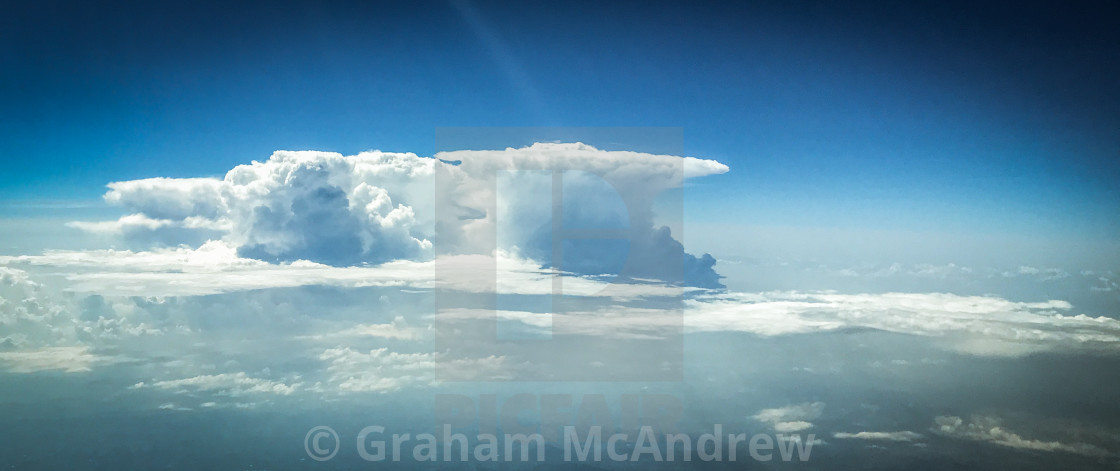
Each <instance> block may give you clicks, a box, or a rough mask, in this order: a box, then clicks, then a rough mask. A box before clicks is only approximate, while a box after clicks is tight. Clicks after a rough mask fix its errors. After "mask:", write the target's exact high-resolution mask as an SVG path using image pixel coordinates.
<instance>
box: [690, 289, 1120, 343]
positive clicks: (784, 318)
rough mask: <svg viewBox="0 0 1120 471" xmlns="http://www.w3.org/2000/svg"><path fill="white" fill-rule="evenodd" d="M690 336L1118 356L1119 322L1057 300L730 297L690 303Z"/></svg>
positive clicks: (828, 294)
mask: <svg viewBox="0 0 1120 471" xmlns="http://www.w3.org/2000/svg"><path fill="white" fill-rule="evenodd" d="M685 303H686V306H687V308H688V309H687V310H686V311H685V314H686V317H685V325H686V327H688V328H689V330H691V331H728V330H730V331H741V332H750V333H754V334H758V335H765V336H774V335H788V334H797V333H811V332H821V331H830V330H838V329H846V328H870V329H877V330H883V331H887V332H897V333H903V334H911V335H922V336H928V337H933V338H935V339H937V340H938V341H939V342H942V343H943V345H945V346H946V347H947V348H950V349H953V350H957V351H960V352H963V353H969V354H975V355H984V356H1020V355H1025V354H1029V353H1033V352H1040V351H1095V352H1116V351H1118V350H1120V321H1118V320H1116V319H1112V318H1107V317H1095V318H1094V317H1089V316H1086V315H1076V316H1070V315H1064V314H1062V313H1064V312H1066V311H1069V310H1070V309H1071V308H1072V306H1071V305H1070V304H1069V303H1067V302H1065V301H1060V300H1051V301H1046V302H1039V303H1023V302H1014V301H1008V300H1006V299H1002V298H998V297H992V296H958V295H953V294H945V293H884V294H838V293H832V292H816V293H801V292H768V293H754V294H746V293H728V294H721V295H708V296H701V297H699V298H697V299H693V300H687V301H686V302H685Z"/></svg>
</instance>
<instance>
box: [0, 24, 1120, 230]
mask: <svg viewBox="0 0 1120 471" xmlns="http://www.w3.org/2000/svg"><path fill="white" fill-rule="evenodd" d="M7 9H8V10H10V11H11V13H14V14H6V15H4V16H5V18H6V19H5V20H0V21H4V22H5V24H3V28H0V29H2V30H3V31H4V32H3V33H0V34H2V35H3V40H4V43H5V44H9V45H10V46H9V47H7V48H6V50H5V51H4V53H3V55H2V56H0V61H2V63H3V69H4V70H5V71H7V73H6V74H5V75H4V77H3V78H0V84H2V88H0V100H2V101H3V102H4V103H5V106H4V107H3V110H2V111H0V113H2V114H0V120H2V122H3V123H4V125H3V126H2V128H0V153H2V154H3V155H4V159H5V166H6V171H5V172H4V173H3V175H2V176H0V197H2V198H3V199H5V200H8V204H9V205H10V204H12V201H16V200H42V199H52V200H53V199H65V200H93V199H97V198H98V197H99V196H100V194H101V193H102V192H103V185H104V184H105V183H107V182H109V181H117V180H127V179H134V178H143V177H151V176H169V177H187V176H210V175H220V174H222V173H223V172H225V171H226V170H227V169H229V168H232V167H233V166H234V165H237V164H241V163H245V162H247V161H249V160H253V159H256V160H261V159H264V158H266V157H267V156H268V155H269V154H270V153H271V152H272V151H273V150H276V149H294V150H300V149H316V150H332V151H340V152H344V153H355V152H358V151H362V150H368V149H381V150H389V151H410V152H416V153H418V154H421V155H430V154H431V152H432V151H433V150H434V147H435V139H434V133H435V128H437V127H444V126H581V127H601V126H603V127H609V126H669V127H679V128H681V129H682V130H683V135H684V139H683V147H684V149H683V150H684V152H685V153H686V154H687V155H695V156H698V157H702V158H711V159H716V160H719V161H721V162H725V163H727V164H728V165H729V166H730V167H731V168H732V172H731V173H729V174H728V175H725V176H723V177H720V178H718V179H712V180H710V181H707V182H704V183H703V184H698V185H697V186H696V187H694V188H692V189H690V190H689V192H688V194H689V198H690V199H689V201H703V202H704V203H703V204H694V205H692V206H691V207H690V209H689V217H690V218H694V219H698V220H707V221H713V220H720V221H726V220H727V219H729V217H734V218H735V219H739V220H742V221H744V222H745V221H751V222H759V223H767V224H787V225H808V226H841V227H864V226H867V227H877V228H888V229H913V230H923V231H928V230H933V231H950V232H962V231H963V232H969V231H982V232H995V233H1022V232H1043V233H1047V234H1060V235H1076V236H1079V237H1084V236H1089V237H1092V238H1110V237H1112V236H1114V235H1115V234H1116V231H1117V229H1118V228H1120V217H1118V212H1117V210H1116V209H1115V208H1116V207H1117V205H1116V204H1115V203H1116V201H1117V194H1116V191H1115V188H1116V185H1117V183H1118V182H1120V164H1118V163H1117V159H1116V157H1117V155H1118V152H1120V149H1118V147H1117V146H1118V145H1120V144H1118V142H1120V140H1118V136H1117V134H1116V133H1117V131H1116V130H1117V129H1120V122H1118V119H1120V112H1117V110H1120V93H1118V92H1117V89H1116V87H1115V77H1116V74H1117V67H1120V66H1117V65H1116V64H1117V63H1120V61H1118V60H1116V59H1117V57H1116V55H1117V52H1116V51H1117V50H1120V49H1118V48H1117V47H1115V46H1116V44H1117V36H1116V33H1115V32H1113V31H1110V28H1109V27H1110V22H1108V21H1107V20H1106V18H1105V17H1104V16H1100V15H1097V14H1095V12H1096V10H1095V9H1094V8H1093V7H1092V6H1085V7H1083V8H1071V9H1069V10H1068V11H1063V12H1061V13H1058V14H1055V13H1053V12H1051V11H1048V10H1047V9H1043V8H1041V7H1035V6H1033V5H1030V4H1026V5H1024V4H1019V3H1015V4H1010V3H1008V4H1005V5H1003V6H999V5H998V4H996V5H994V6H993V5H989V6H984V7H975V6H970V5H968V4H966V3H961V4H943V5H936V6H933V5H925V6H899V5H893V4H890V3H883V4H861V5H828V4H817V3H814V2H794V3H787V2H781V3H774V4H765V3H755V4H752V5H750V6H743V5H736V4H727V5H724V4H711V5H708V6H705V7H699V8H691V7H690V8H686V7H685V6H683V5H682V4H673V3H659V2H654V3H626V2H621V3H610V4H608V5H591V4H579V3H577V4H567V3H551V2H527V3H523V4H520V5H517V6H513V7H509V6H503V7H501V8H499V6H498V5H497V4H495V3H491V2H481V3H477V4H476V3H470V2H450V3H443V2H421V3H419V4H414V5H412V6H410V7H405V6H387V5H363V4H360V3H356V4H333V5H331V6H322V5H317V4H316V3H314V2H309V3H300V2H287V3H260V4H246V5H242V6H238V7H224V6H220V5H218V4H199V3H196V2H182V3H178V2H172V3H169V4H162V3H161V4H159V5H155V4H148V3H136V4H134V5H128V6H120V7H116V8H112V9H109V8H98V7H94V6H90V5H81V4H68V3H65V2H55V3H51V2H47V3H38V2H36V3H34V4H23V5H14V6H9V7H7ZM595 144H599V145H601V146H602V145H604V144H607V143H595Z"/></svg>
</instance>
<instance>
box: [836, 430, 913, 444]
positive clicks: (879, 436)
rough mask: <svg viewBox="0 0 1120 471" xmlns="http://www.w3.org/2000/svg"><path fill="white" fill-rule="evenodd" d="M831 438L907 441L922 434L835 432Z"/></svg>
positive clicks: (904, 432) (906, 432)
mask: <svg viewBox="0 0 1120 471" xmlns="http://www.w3.org/2000/svg"><path fill="white" fill-rule="evenodd" d="M832 437H833V438H839V439H855V440H872V441H888V442H909V441H913V440H917V439H919V438H922V434H920V433H915V432H911V431H900V432H856V433H849V432H836V433H834V434H832Z"/></svg>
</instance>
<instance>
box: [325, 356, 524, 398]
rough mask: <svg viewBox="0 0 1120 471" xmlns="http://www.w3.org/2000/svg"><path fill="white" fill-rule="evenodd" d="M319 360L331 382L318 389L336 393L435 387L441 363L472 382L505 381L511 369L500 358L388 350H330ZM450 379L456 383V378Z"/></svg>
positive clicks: (328, 381)
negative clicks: (488, 379)
mask: <svg viewBox="0 0 1120 471" xmlns="http://www.w3.org/2000/svg"><path fill="white" fill-rule="evenodd" d="M319 359H321V360H323V361H326V362H327V380H326V384H317V385H316V388H317V390H319V391H322V392H334V393H360V392H378V393H385V392H391V391H397V390H400V389H402V388H406V387H410V386H428V387H431V386H434V385H436V384H437V383H436V378H435V368H436V362H437V361H443V362H447V364H446V365H442V366H443V367H444V368H446V370H447V371H450V372H453V373H455V374H460V375H462V377H463V378H464V379H471V380H478V379H479V378H490V379H501V378H505V377H508V375H509V372H508V368H509V367H510V365H508V364H507V363H506V361H505V358H503V357H500V356H490V357H483V358H458V359H440V356H439V355H437V354H435V353H430V352H418V353H400V352H394V351H390V350H389V349H388V348H385V347H382V348H376V349H372V350H369V351H361V350H355V349H353V348H351V347H345V346H343V347H337V348H329V349H326V350H324V351H323V353H322V354H320V355H319ZM441 371H442V370H441ZM446 379H449V380H455V379H454V377H452V378H446Z"/></svg>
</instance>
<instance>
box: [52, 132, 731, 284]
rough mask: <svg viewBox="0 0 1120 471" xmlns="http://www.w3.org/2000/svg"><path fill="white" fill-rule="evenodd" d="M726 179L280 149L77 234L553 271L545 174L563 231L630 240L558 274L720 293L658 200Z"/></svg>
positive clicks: (301, 256)
mask: <svg viewBox="0 0 1120 471" xmlns="http://www.w3.org/2000/svg"><path fill="white" fill-rule="evenodd" d="M727 170H728V168H727V166H725V165H723V164H721V163H719V162H716V161H712V160H702V159H696V158H692V157H678V156H669V155H654V154H643V153H637V152H622V151H604V150H599V149H596V148H594V147H591V146H588V145H584V144H578V143H577V144H534V145H532V146H529V147H525V148H520V149H505V150H496V151H454V152H443V153H440V154H437V155H436V156H435V157H434V158H428V157H420V156H417V155H416V154H412V153H391V152H380V151H370V152H362V153H360V154H357V155H352V156H343V155H342V154H338V153H332V152H313V151H300V152H292V151H277V152H275V153H274V154H272V156H271V157H270V158H269V159H268V160H267V161H264V162H253V163H251V164H247V165H240V166H237V167H235V168H233V169H232V170H230V171H229V172H228V173H227V174H226V175H225V177H224V178H222V179H217V178H183V179H175V178H151V179H144V180H133V181H122V182H114V183H111V184H109V192H108V193H106V195H105V200H106V201H108V202H110V203H112V204H116V205H119V206H121V207H123V208H125V209H126V210H127V211H129V212H130V214H129V215H128V216H125V217H122V218H121V219H119V220H117V221H102V222H88V221H79V222H74V223H72V224H71V225H72V226H73V227H77V228H79V229H83V230H87V231H93V232H100V233H109V234H119V235H122V236H123V237H122V238H124V239H126V240H128V241H131V242H136V243H139V244H142V245H145V247H143V248H150V247H151V246H152V245H153V244H154V245H159V244H160V243H162V244H164V245H178V244H187V245H192V246H198V245H201V243H202V241H205V240H206V239H210V238H214V237H220V238H221V239H222V241H223V242H225V243H227V244H229V245H230V246H232V247H234V248H235V249H236V250H237V253H238V255H240V256H242V257H247V258H253V259H258V260H264V261H268V262H292V261H297V260H307V261H312V262H316V263H322V264H327V265H333V266H352V265H362V264H380V263H384V262H388V261H393V260H413V261H422V260H429V259H431V258H432V257H433V256H434V250H433V242H436V243H439V244H441V247H440V253H444V254H448V253H458V254H471V253H485V254H489V253H492V252H493V250H494V249H499V248H500V249H505V250H513V251H519V252H521V253H524V254H526V255H529V256H531V257H533V258H534V259H536V260H538V261H539V262H541V263H542V264H545V265H552V264H554V263H555V262H556V261H553V260H551V254H552V253H553V251H552V250H551V248H550V247H551V246H550V244H551V240H550V239H549V238H548V237H542V233H544V235H545V236H547V235H548V234H547V232H548V231H547V229H548V228H550V227H551V226H550V225H546V224H545V223H542V221H541V220H540V219H539V216H540V212H539V211H534V208H533V206H538V207H539V206H540V205H541V202H540V201H539V200H540V199H539V198H537V197H538V196H540V195H539V194H538V193H539V191H540V188H541V185H539V182H537V181H535V180H533V179H534V178H536V177H540V175H541V174H540V172H557V171H559V172H563V174H564V178H565V179H566V181H565V184H564V189H563V195H564V196H563V198H564V200H565V206H566V207H571V208H578V211H575V212H573V213H571V214H567V213H566V215H567V216H568V219H569V221H568V223H569V224H576V223H580V222H583V223H588V222H589V223H592V224H602V223H604V222H621V223H622V224H623V226H624V228H625V229H626V232H625V233H626V234H627V236H628V237H627V239H628V246H626V247H623V249H624V250H621V251H620V250H616V247H615V246H613V245H610V244H600V245H594V244H593V245H591V246H587V245H586V244H585V245H584V246H579V247H572V246H568V247H567V249H566V254H565V258H564V260H563V264H564V267H565V268H564V269H565V271H573V272H577V273H584V274H596V275H597V274H603V273H608V272H611V271H612V269H617V267H616V266H617V265H619V264H621V263H626V264H628V265H627V266H628V267H629V269H628V271H627V273H628V274H629V275H630V276H633V277H646V278H653V279H659V280H662V281H669V282H673V283H684V284H690V285H693V286H703V287H719V286H721V285H720V283H719V275H717V274H716V273H715V271H714V269H713V266H714V265H715V259H714V258H712V257H711V256H708V255H706V254H705V255H704V256H700V257H696V256H693V255H690V254H687V253H685V251H684V247H683V245H682V244H681V243H680V242H679V241H678V240H676V239H674V238H673V236H672V235H671V234H670V233H669V231H668V229H667V228H665V227H661V226H659V225H657V224H656V223H655V221H654V219H655V217H654V200H655V198H656V197H657V195H658V194H660V193H661V192H663V191H666V190H670V189H674V188H679V187H680V186H681V185H682V184H683V182H684V180H685V179H686V178H694V177H700V176H705V175H713V174H719V173H724V172H726V171H727ZM510 171H515V172H522V173H521V174H520V176H519V177H518V178H517V179H515V180H513V181H512V183H511V184H508V185H505V186H504V187H503V188H502V191H501V192H500V194H496V191H497V189H496V187H495V184H496V182H497V181H498V180H499V179H500V178H501V175H505V174H508V172H510ZM534 172H536V174H534ZM602 182H607V185H604V184H602ZM596 185H597V186H596ZM592 188H598V189H599V190H600V191H590V189H592ZM604 188H606V190H607V192H613V193H614V194H615V195H621V197H622V199H624V200H626V201H625V203H626V204H625V205H622V206H620V205H617V204H616V205H611V204H604V201H603V200H604V199H605V198H608V197H610V195H607V196H604V191H601V190H603V189H604ZM547 196H551V195H550V194H549V195H547ZM616 199H617V198H616ZM495 201H498V202H500V203H499V204H492V203H493V202H495ZM544 204H545V205H549V204H551V203H548V202H546V203H544ZM499 207H500V209H499ZM573 215H578V216H579V220H575V219H576V218H575V217H574V216H573ZM549 216H550V214H549ZM499 230H500V231H501V232H500V235H498V236H495V235H494V234H495V233H496V232H497V231H499ZM588 247H590V248H588ZM580 249H583V250H582V251H581V250H580ZM628 253H629V254H641V256H639V257H628V256H627V255H626V254H628ZM655 255H656V256H655ZM650 260H655V261H657V262H661V261H662V260H671V261H673V263H671V264H666V263H655V262H651V261H650ZM667 265H668V266H669V268H666V266H667Z"/></svg>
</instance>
